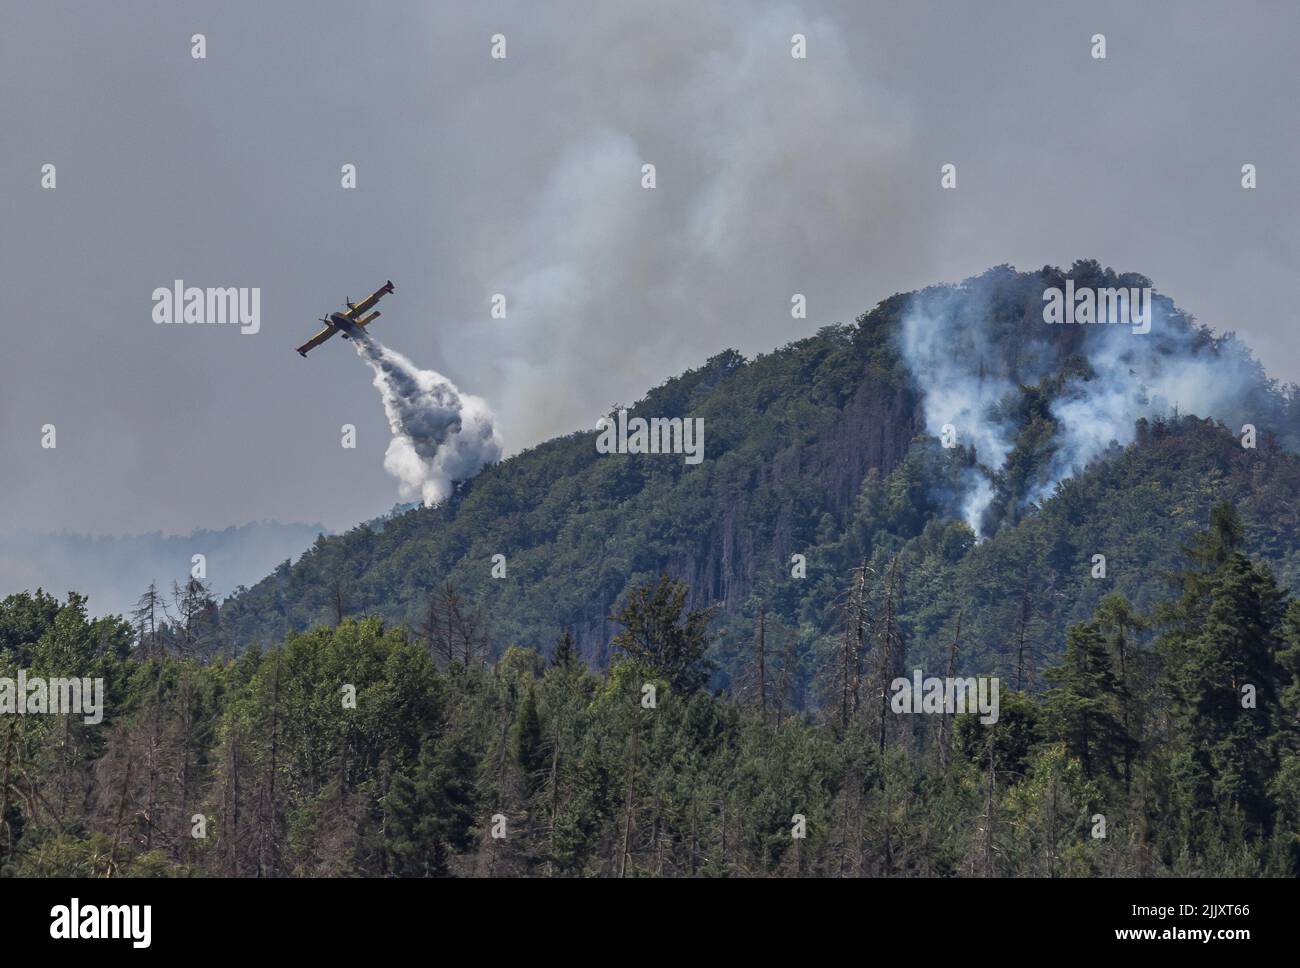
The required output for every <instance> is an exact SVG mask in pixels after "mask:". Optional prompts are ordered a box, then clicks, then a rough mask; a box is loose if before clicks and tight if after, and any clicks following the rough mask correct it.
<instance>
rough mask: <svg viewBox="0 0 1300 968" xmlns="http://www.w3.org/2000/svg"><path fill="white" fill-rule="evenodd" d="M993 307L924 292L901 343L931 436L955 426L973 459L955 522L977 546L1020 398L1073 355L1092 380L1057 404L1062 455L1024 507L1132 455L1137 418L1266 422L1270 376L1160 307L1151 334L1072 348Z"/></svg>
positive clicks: (971, 295)
mask: <svg viewBox="0 0 1300 968" xmlns="http://www.w3.org/2000/svg"><path fill="white" fill-rule="evenodd" d="M977 282H982V280H977ZM992 298H995V296H994V295H993V291H992V290H991V289H990V288H989V287H988V286H975V287H968V286H967V285H966V284H963V285H962V286H958V287H953V288H951V289H947V290H939V291H936V290H930V291H927V292H926V293H923V294H920V295H919V296H918V297H917V298H914V299H913V301H912V304H911V306H910V307H909V310H908V312H907V314H906V316H905V317H904V319H903V321H902V326H901V329H900V331H899V348H900V350H901V352H902V355H903V358H904V360H905V361H906V363H907V365H908V367H909V369H910V370H911V372H912V373H913V375H914V377H915V378H916V380H917V383H918V385H919V387H920V389H921V391H922V393H923V402H922V412H923V415H924V418H925V425H926V430H927V431H928V432H929V433H930V434H933V435H934V436H942V434H943V430H944V427H945V425H951V426H952V428H954V429H955V430H956V432H957V442H958V443H960V444H961V445H963V446H965V447H966V448H968V449H969V450H971V451H973V453H974V455H975V466H974V467H972V468H970V469H968V470H967V471H966V472H965V473H964V474H963V480H962V487H963V489H964V490H963V493H962V494H961V495H960V498H959V509H958V510H959V511H960V513H961V515H962V517H963V518H964V519H965V520H966V522H967V523H968V524H969V525H970V526H971V528H972V530H974V532H975V534H976V535H977V536H979V537H985V536H986V535H985V523H986V522H985V513H986V511H987V510H988V509H989V507H990V505H991V504H992V503H993V501H994V500H995V499H996V497H997V489H996V487H995V486H994V482H995V479H996V476H997V474H998V473H999V472H1000V471H1002V470H1004V468H1005V465H1006V462H1007V458H1008V457H1009V456H1010V454H1011V452H1012V450H1013V448H1014V446H1015V436H1016V433H1017V429H1018V425H1017V409H1016V405H1017V403H1018V402H1019V400H1020V393H1021V387H1022V386H1034V385H1036V384H1038V383H1039V381H1040V380H1043V379H1044V378H1055V377H1059V375H1060V374H1062V372H1064V371H1067V369H1068V362H1069V360H1068V358H1069V357H1070V356H1072V355H1078V356H1082V357H1083V358H1085V359H1086V362H1087V368H1088V371H1089V372H1088V373H1087V374H1086V375H1073V376H1070V377H1069V378H1068V379H1066V380H1065V381H1064V383H1063V384H1062V385H1061V386H1060V389H1059V392H1057V393H1055V394H1054V396H1053V399H1052V401H1051V405H1050V412H1051V416H1052V418H1053V420H1055V422H1056V430H1055V436H1054V440H1053V445H1054V453H1053V456H1052V458H1051V460H1050V461H1049V462H1048V465H1047V467H1046V468H1045V469H1044V470H1042V471H1040V476H1039V477H1038V479H1037V480H1036V481H1035V482H1034V483H1033V484H1032V485H1031V487H1030V488H1029V490H1028V493H1027V494H1026V495H1024V497H1023V499H1024V501H1025V503H1032V502H1037V501H1041V500H1043V499H1045V498H1047V497H1050V496H1051V494H1052V493H1053V492H1054V490H1055V489H1056V486H1057V485H1058V484H1059V483H1060V482H1061V481H1063V480H1065V479H1066V478H1068V477H1070V476H1071V475H1073V474H1075V473H1077V472H1078V471H1080V470H1082V469H1083V468H1085V467H1087V466H1088V465H1089V464H1090V463H1091V462H1092V461H1094V460H1096V459H1097V458H1098V457H1100V456H1102V455H1103V454H1104V453H1105V452H1106V451H1107V450H1108V449H1109V448H1110V447H1111V446H1112V445H1118V446H1126V445H1128V444H1130V443H1132V442H1133V440H1134V439H1135V437H1136V424H1137V421H1138V419H1139V418H1142V417H1146V418H1148V419H1150V418H1156V417H1161V416H1171V415H1174V414H1194V415H1196V416H1199V417H1203V418H1217V419H1219V420H1222V421H1224V422H1225V423H1227V424H1228V425H1230V426H1238V425H1239V422H1240V421H1243V420H1244V421H1251V420H1259V419H1260V418H1261V417H1262V416H1263V413H1262V412H1261V403H1260V400H1261V397H1260V390H1261V387H1262V386H1263V384H1264V376H1263V373H1262V370H1261V368H1260V367H1259V364H1258V362H1257V361H1255V360H1254V358H1253V357H1252V356H1251V355H1250V353H1249V351H1248V350H1246V349H1245V347H1244V346H1242V345H1241V344H1240V343H1238V342H1236V341H1235V340H1232V339H1230V338H1228V339H1225V340H1223V341H1222V342H1216V341H1213V340H1211V339H1209V338H1207V336H1206V335H1205V334H1204V333H1202V332H1200V331H1199V330H1198V329H1197V328H1196V327H1195V326H1194V325H1192V324H1191V322H1190V320H1187V319H1186V317H1182V316H1181V315H1180V314H1178V313H1177V311H1176V310H1174V309H1173V306H1172V303H1170V302H1169V301H1168V300H1167V299H1165V298H1163V297H1157V298H1156V299H1155V300H1154V301H1153V303H1152V314H1153V316H1152V322H1151V332H1150V333H1149V334H1137V333H1134V332H1133V331H1132V330H1131V328H1129V327H1126V326H1110V325H1092V326H1086V327H1084V331H1081V336H1082V337H1083V338H1082V339H1081V340H1080V341H1079V342H1078V343H1077V344H1076V345H1070V344H1069V342H1068V340H1063V339H1061V338H1060V337H1061V336H1062V335H1063V334H1062V333H1061V332H1059V330H1060V327H1048V326H1047V324H1045V323H1044V322H1042V319H1041V316H1039V315H1037V313H1038V311H1039V307H1038V306H1032V305H1031V306H1029V307H1027V310H1026V313H1025V316H1024V318H1023V319H1021V320H1016V321H1014V322H1011V323H1009V322H1008V319H1007V315H1008V314H1007V313H1006V307H1005V306H1002V307H1001V310H1000V311H998V310H995V307H994V306H993V305H992V304H991V302H990V300H991V299H992ZM1071 328H1073V327H1071ZM1053 330H1056V332H1054V331H1053Z"/></svg>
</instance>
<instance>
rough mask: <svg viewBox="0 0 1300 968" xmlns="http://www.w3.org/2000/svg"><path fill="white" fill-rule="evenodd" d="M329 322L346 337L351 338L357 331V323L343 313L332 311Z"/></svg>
mask: <svg viewBox="0 0 1300 968" xmlns="http://www.w3.org/2000/svg"><path fill="white" fill-rule="evenodd" d="M326 318H327V319H328V320H329V324H330V325H331V326H333V327H334V328H335V329H337V330H338V331H339V335H340V336H342V337H343V338H344V339H350V338H351V337H352V334H353V333H354V332H356V329H357V324H356V323H354V322H352V320H350V319H348V318H347V317H346V316H344V315H343V314H342V313H330V314H329V316H328V317H326Z"/></svg>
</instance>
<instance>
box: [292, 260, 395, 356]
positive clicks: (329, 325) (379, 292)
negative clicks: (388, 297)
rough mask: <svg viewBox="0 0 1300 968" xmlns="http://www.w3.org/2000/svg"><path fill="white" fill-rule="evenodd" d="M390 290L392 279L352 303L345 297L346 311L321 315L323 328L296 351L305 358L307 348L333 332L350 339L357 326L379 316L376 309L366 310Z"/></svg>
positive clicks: (364, 324)
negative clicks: (373, 310) (357, 301)
mask: <svg viewBox="0 0 1300 968" xmlns="http://www.w3.org/2000/svg"><path fill="white" fill-rule="evenodd" d="M392 291H393V280H391V279H389V280H388V281H387V282H385V283H384V284H383V285H382V286H380V287H379V288H378V289H376V290H375V291H374V292H372V293H371V294H370V295H369V296H367V297H366V298H365V299H363V300H361V302H359V303H355V304H354V303H352V302H349V301H348V300H346V299H345V300H344V302H346V303H347V305H348V311H347V312H346V313H330V314H329V315H328V316H322V317H321V320H320V321H321V322H322V323H324V324H325V328H324V329H322V330H321V331H320V332H319V333H317V334H316V335H315V336H313V337H312V338H311V339H309V340H307V342H305V343H303V344H302V345H301V346H299V347H298V353H299V354H300V355H301V356H302V357H303V358H304V359H305V358H306V357H307V351H308V350H310V349H314V348H315V347H317V346H320V344H321V343H323V342H325V341H326V340H327V339H329V338H330V337H331V336H333V335H334V334H335V333H340V334H342V336H343V338H344V339H350V338H351V336H352V333H353V332H355V331H356V329H357V328H358V327H361V326H367V325H369V324H370V323H373V322H374V321H375V320H376V319H378V318H379V311H378V310H375V312H373V313H372V312H368V311H367V310H369V309H370V308H371V307H372V306H373V305H374V304H375V303H377V302H379V300H380V299H381V298H383V296H384V294H385V293H390V292H392ZM363 314H364V315H363Z"/></svg>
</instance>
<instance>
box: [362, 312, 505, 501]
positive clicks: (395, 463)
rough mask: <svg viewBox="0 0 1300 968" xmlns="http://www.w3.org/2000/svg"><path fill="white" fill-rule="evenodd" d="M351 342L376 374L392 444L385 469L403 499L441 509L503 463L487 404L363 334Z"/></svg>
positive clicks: (493, 420)
mask: <svg viewBox="0 0 1300 968" xmlns="http://www.w3.org/2000/svg"><path fill="white" fill-rule="evenodd" d="M352 343H353V345H354V346H355V347H356V349H357V355H358V356H360V357H361V358H362V359H363V360H365V361H366V363H367V364H368V365H369V366H370V368H371V369H372V370H373V371H374V374H375V379H374V384H375V387H376V388H377V389H378V390H379V395H380V397H381V398H382V399H383V401H384V413H385V414H386V415H387V416H388V426H389V429H390V430H392V432H393V439H392V440H391V441H390V442H389V444H388V451H387V452H386V453H385V454H384V470H386V471H388V473H390V474H392V475H393V476H394V477H396V478H397V480H398V481H399V482H400V492H401V495H402V497H404V498H419V499H420V500H422V501H423V502H424V505H425V507H432V506H434V505H435V504H441V503H442V502H443V501H445V500H446V499H447V498H449V497H450V496H451V493H452V488H453V485H455V483H456V482H457V481H465V480H468V479H469V478H471V477H473V476H474V475H475V474H477V473H478V472H479V471H481V470H482V469H483V468H484V467H486V466H487V465H488V464H493V463H496V462H497V461H498V460H500V459H501V438H500V436H499V435H498V433H497V429H496V419H495V417H494V416H493V414H492V411H491V410H490V409H489V408H488V405H487V403H486V402H485V401H483V400H482V399H480V398H479V397H476V396H472V395H470V394H468V393H461V392H460V390H458V389H457V388H456V385H455V384H454V383H452V382H451V381H450V380H448V379H447V378H446V377H445V376H443V375H442V374H441V373H436V372H434V371H433V370H422V369H420V368H419V367H417V366H416V365H415V364H414V363H412V362H411V361H410V360H408V359H407V358H406V357H405V356H403V355H402V354H401V353H398V352H396V351H395V350H391V349H389V348H388V347H387V346H384V344H383V343H381V342H379V340H377V339H375V338H374V337H372V336H371V335H370V334H368V333H366V332H365V331H364V330H360V331H358V332H357V334H356V335H355V336H353V338H352Z"/></svg>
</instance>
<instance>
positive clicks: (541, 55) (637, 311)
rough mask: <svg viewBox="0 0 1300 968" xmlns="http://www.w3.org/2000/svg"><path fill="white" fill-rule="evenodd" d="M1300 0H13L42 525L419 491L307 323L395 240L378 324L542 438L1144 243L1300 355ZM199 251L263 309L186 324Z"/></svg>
mask: <svg viewBox="0 0 1300 968" xmlns="http://www.w3.org/2000/svg"><path fill="white" fill-rule="evenodd" d="M1085 7H1091V8H1092V9H1090V10H1088V9H1084V8H1085ZM796 32H798V33H803V34H805V35H806V36H807V57H806V59H803V60H796V59H793V58H792V57H791V56H790V38H791V35H792V34H793V33H796ZM195 33H203V34H204V35H205V36H206V43H207V57H206V59H204V60H195V59H193V58H192V57H191V40H190V39H191V36H192V35H193V34H195ZM496 33H501V34H504V35H505V37H506V45H507V46H506V51H507V57H506V58H505V59H504V60H494V59H492V58H491V57H490V56H489V55H490V43H491V42H490V38H491V36H492V35H493V34H496ZM1094 33H1103V34H1105V36H1106V43H1107V57H1106V59H1105V60H1101V61H1099V60H1094V59H1092V58H1091V57H1090V56H1089V51H1090V46H1091V42H1090V38H1091V37H1092V35H1093V34H1094ZM1297 36H1300V6H1298V5H1296V4H1286V3H1260V4H1249V3H1218V4H1207V3H1189V2H1177V3H1172V2H1171V3H1156V2H1143V3H1141V4H1134V3H1130V2H1123V3H1115V4H1080V3H1060V4H1056V3H1049V2H1041V0H1033V2H1024V3H1011V2H1002V0H998V2H986V3H978V4H976V3H970V2H964V0H960V2H959V0H951V2H943V3H916V2H907V3H904V2H901V0H900V2H887V3H862V2H845V3H776V4H769V3H760V2H744V3H725V2H719V3H709V2H706V0H689V2H681V3H676V2H655V3H642V4H637V5H635V6H634V5H632V4H630V3H620V2H612V0H609V2H599V3H596V2H589V3H545V2H541V0H527V2H521V3H493V2H478V3H469V2H457V3H400V2H387V0H386V2H383V3H375V4H357V3H342V2H319V0H313V2H296V3H286V2H266V0H259V2H226V3H221V4H219V5H217V4H211V3H186V2H175V0H158V2H136V0H124V2H114V3H94V2H88V0H82V2H77V3H61V2H52V0H43V2H41V3H9V4H6V5H5V9H4V12H3V15H2V19H0V217H3V231H2V232H0V286H2V290H0V292H2V295H0V298H2V299H3V307H4V312H3V315H4V323H3V324H4V327H5V333H6V337H5V339H4V341H3V343H0V491H2V492H3V495H4V500H3V502H2V503H0V534H2V533H4V532H6V531H14V530H20V529H50V530H58V529H64V528H67V529H73V530H81V531H89V532H92V533H108V534H111V533H121V532H134V531H151V530H157V529H161V530H163V531H167V532H187V531H189V530H190V529H192V528H195V527H211V528H219V527H224V526H227V525H231V524H238V523H242V522H246V521H249V520H258V519H266V518H275V519H279V520H284V521H310V522H322V523H324V524H325V525H326V526H327V527H330V528H334V529H342V528H347V527H349V526H351V525H353V524H355V523H357V522H358V521H360V520H362V519H365V518H368V517H371V516H373V515H375V514H377V513H380V512H383V511H385V510H387V509H388V508H390V507H391V506H392V505H393V504H394V503H395V502H396V501H397V499H398V498H397V486H396V482H395V481H394V480H393V479H392V478H391V477H389V476H388V475H387V474H386V473H385V472H384V469H383V454H384V451H385V448H386V447H387V445H388V440H389V431H388V427H387V424H386V422H385V419H384V414H383V410H382V409H381V406H380V401H379V398H378V395H377V393H376V391H375V389H374V388H373V387H372V386H371V375H370V372H369V371H368V370H367V368H366V367H365V366H364V365H363V364H362V363H361V361H360V360H359V359H357V357H356V354H355V353H354V352H353V350H352V348H351V347H350V346H349V345H347V344H346V343H343V342H342V341H341V340H337V339H336V340H332V341H330V342H329V343H327V344H326V345H324V346H322V347H320V348H319V349H317V350H315V351H313V352H312V353H311V355H310V357H309V358H308V359H306V360H303V359H301V358H300V357H298V356H297V355H296V354H295V353H294V352H293V349H294V347H295V346H297V345H298V344H299V343H300V342H302V341H303V340H305V339H306V338H307V337H308V336H310V335H311V334H312V333H313V332H314V331H315V328H316V323H315V320H316V318H317V317H319V316H320V315H322V314H323V313H325V312H328V311H331V310H334V309H337V308H339V307H340V306H341V303H342V300H343V298H344V297H345V296H351V297H353V298H354V299H357V298H359V297H361V296H363V295H365V294H366V293H368V292H370V291H371V290H372V289H374V288H376V287H377V286H379V285H381V284H382V283H383V282H384V280H385V279H392V280H393V282H394V284H395V286H396V293H395V294H394V295H393V296H389V297H387V298H386V299H385V301H384V302H383V303H382V304H381V306H380V307H379V308H380V309H381V311H382V312H383V317H382V318H381V319H380V320H379V321H378V322H377V323H376V324H375V333H376V335H377V336H378V337H379V338H380V339H382V340H384V341H385V342H386V343H388V344H389V345H391V346H392V347H393V348H394V349H397V350H399V351H401V352H403V353H405V354H406V355H408V356H409V357H411V358H412V359H413V360H414V361H415V362H416V363H417V364H419V365H420V366H423V367H429V368H433V369H437V370H439V371H441V372H443V373H445V374H447V375H448V376H449V377H450V378H451V379H452V380H454V381H455V382H456V383H457V384H458V385H459V386H460V387H461V389H462V390H465V391H467V392H470V393H474V394H477V395H479V396H482V397H484V398H485V399H486V400H487V401H488V402H489V403H490V404H491V406H492V407H493V408H494V409H495V410H496V412H497V414H498V417H499V422H500V427H501V431H502V434H503V437H504V439H505V443H506V447H507V450H508V451H509V452H516V451H518V450H520V449H522V448H525V447H528V446H531V445H533V444H536V443H538V442H540V441H542V440H544V439H546V438H547V437H550V436H553V435H555V434H559V433H566V432H569V431H572V430H576V429H590V428H592V427H593V426H594V422H595V420H596V418H597V417H598V416H599V415H600V414H601V413H603V412H606V411H607V410H608V408H609V407H610V405H611V404H614V403H616V402H625V403H630V402H632V401H634V400H635V399H637V398H638V397H640V396H641V395H642V393H643V392H644V391H645V390H646V389H648V388H649V387H650V386H652V385H654V384H656V383H658V382H660V381H662V380H663V379H664V378H666V377H668V376H671V375H674V374H676V373H679V372H680V371H682V370H683V369H686V368H688V367H691V366H696V365H698V364H700V363H701V362H703V361H704V360H705V359H706V358H707V357H708V356H710V355H712V354H714V353H716V352H718V351H720V350H722V349H724V348H726V347H728V346H731V347H735V348H736V349H738V350H740V351H741V352H744V353H746V354H747V355H753V354H755V353H757V352H763V351H768V350H771V349H773V348H774V347H776V346H778V345H780V344H782V343H784V342H787V341H788V340H790V339H794V338H798V337H800V336H803V335H807V334H808V333H811V332H814V331H815V330H816V329H817V328H818V327H819V326H820V325H822V324H824V323H829V322H836V321H841V322H848V321H851V320H852V319H853V318H854V317H855V316H856V315H857V314H859V313H860V312H862V311H864V310H866V309H869V308H871V307H872V306H873V305H874V304H875V303H876V302H877V301H879V300H880V299H882V298H884V297H886V296H888V295H890V294H891V293H893V292H896V291H900V290H907V289H913V288H917V287H920V286H924V285H927V284H931V283H937V282H945V281H956V280H959V279H961V278H964V277H966V276H969V275H973V274H976V273H978V272H980V271H982V270H983V269H985V268H987V267H989V266H991V265H996V264H1000V263H1011V264H1013V265H1015V266H1016V267H1018V268H1020V269H1034V268H1037V267H1040V266H1042V265H1044V264H1047V263H1052V264H1061V265H1068V264H1069V263H1070V262H1072V261H1073V260H1075V259H1076V258H1096V259H1098V260H1100V261H1101V262H1102V263H1104V264H1107V265H1111V266H1114V267H1115V268H1116V269H1122V270H1135V271H1140V272H1144V273H1146V274H1147V275H1149V276H1150V277H1151V278H1152V279H1153V280H1154V282H1155V284H1156V286H1157V288H1158V289H1159V290H1161V291H1162V292H1165V293H1168V294H1170V295H1172V296H1173V298H1174V299H1175V300H1176V301H1177V302H1178V303H1179V305H1180V306H1182V307H1183V308H1184V309H1186V310H1187V311H1189V312H1191V313H1193V314H1194V315H1195V316H1197V317H1198V318H1199V319H1200V320H1201V321H1203V322H1206V323H1209V324H1210V325H1213V326H1214V327H1216V328H1218V329H1221V330H1228V329H1231V330H1236V331H1237V332H1238V333H1239V334H1241V335H1242V336H1243V337H1244V338H1245V339H1246V340H1247V341H1248V342H1249V343H1250V344H1251V345H1252V346H1254V347H1255V348H1256V350H1257V352H1258V353H1259V355H1260V357H1261V358H1262V359H1263V360H1264V362H1265V364H1266V365H1267V367H1268V368H1269V370H1270V372H1271V373H1272V374H1273V375H1275V376H1277V377H1279V378H1282V379H1286V380H1300V342H1298V341H1297V340H1296V338H1295V336H1294V334H1295V332H1296V323H1297V318H1296V310H1295V308H1294V306H1295V302H1294V294H1295V293H1296V292H1297V289H1298V288H1300V285H1298V283H1300V270H1298V269H1297V266H1300V218H1297V216H1298V215H1300V211H1298V210H1300V203H1298V202H1297V199H1298V198H1300V194H1298V193H1297V190H1296V188H1297V182H1298V181H1300V150H1298V144H1300V141H1298V136H1297V118H1296V112H1297V105H1300V72H1297V70H1296V66H1295V46H1294V45H1295V41H1296V38H1297ZM46 163H51V164H54V165H56V166H57V188H55V189H54V190H53V191H50V190H45V189H43V188H42V187H41V184H40V178H41V166H42V165H43V164H46ZM347 163H351V164H355V165H356V166H357V169H358V187H357V188H356V189H355V190H351V191H347V190H343V189H342V188H341V186H340V178H341V174H340V168H341V166H342V165H344V164H347ZM645 163H653V164H654V165H655V166H656V174H657V187H656V188H655V189H654V190H645V189H643V188H642V187H641V166H642V165H643V164H645ZM945 163H952V164H954V165H956V166H957V179H958V183H957V189H956V190H955V191H943V190H941V189H940V187H939V170H940V166H942V165H943V164H945ZM1245 163H1253V164H1255V165H1257V166H1258V172H1259V175H1258V178H1259V187H1258V188H1257V189H1255V190H1254V191H1244V190H1243V189H1242V188H1241V187H1240V178H1241V175H1240V169H1241V166H1242V165H1243V164H1245ZM175 279H183V280H185V282H186V284H187V285H194V286H202V287H207V286H247V287H254V286H256V287H260V289H261V332H260V333H258V334H257V335H241V334H240V333H239V332H238V330H237V329H236V328H234V327H216V326H210V327H198V326H188V327H187V326H159V325H155V324H154V322H153V321H152V319H151V311H152V308H153V304H152V302H151V294H152V292H153V290H154V289H155V288H156V287H159V286H170V285H171V284H172V281H173V280H175ZM494 292H501V293H504V294H505V295H506V297H507V308H508V315H507V318H506V319H504V320H494V319H492V318H491V317H490V312H489V311H490V304H489V300H490V298H491V295H492V294H493V293H494ZM795 292H800V293H804V294H805V295H806V296H807V299H808V318H807V319H805V320H793V319H791V318H790V298H791V294H793V293H795ZM47 423H52V424H54V425H55V426H56V427H57V433H58V438H57V439H58V446H57V448H55V449H53V450H48V449H42V448H41V427H42V425H44V424H47ZM345 423H351V424H355V425H356V427H357V428H358V446H357V447H356V449H355V450H347V449H344V448H342V447H341V446H340V427H341V425H343V424H345Z"/></svg>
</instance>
